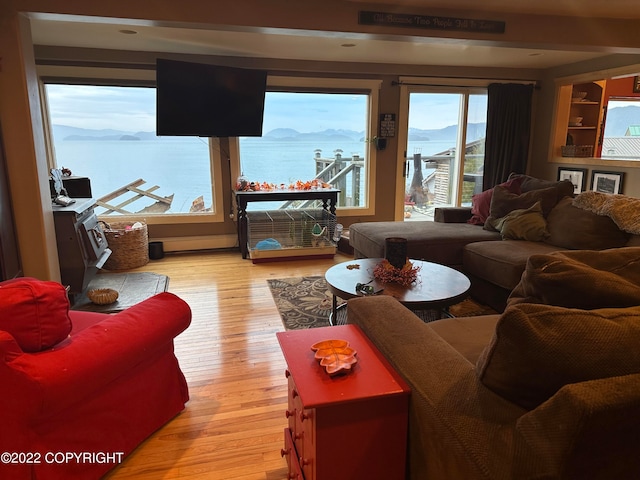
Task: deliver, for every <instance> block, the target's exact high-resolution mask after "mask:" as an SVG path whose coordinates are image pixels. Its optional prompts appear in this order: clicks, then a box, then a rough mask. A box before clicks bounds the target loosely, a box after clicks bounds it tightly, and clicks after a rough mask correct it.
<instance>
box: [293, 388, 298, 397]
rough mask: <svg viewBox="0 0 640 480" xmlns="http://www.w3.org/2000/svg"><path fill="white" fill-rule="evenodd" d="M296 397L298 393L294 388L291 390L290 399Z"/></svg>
mask: <svg viewBox="0 0 640 480" xmlns="http://www.w3.org/2000/svg"><path fill="white" fill-rule="evenodd" d="M297 396H298V391H297V390H296V389H295V388H292V389H291V398H296V397H297Z"/></svg>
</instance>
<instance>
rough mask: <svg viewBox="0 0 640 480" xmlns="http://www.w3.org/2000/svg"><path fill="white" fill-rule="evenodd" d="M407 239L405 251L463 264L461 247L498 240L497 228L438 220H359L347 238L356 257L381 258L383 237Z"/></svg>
mask: <svg viewBox="0 0 640 480" xmlns="http://www.w3.org/2000/svg"><path fill="white" fill-rule="evenodd" d="M388 237H401V238H406V239H407V255H408V256H409V257H410V258H414V259H416V260H426V261H429V262H435V263H440V264H442V265H454V266H457V265H462V248H463V247H464V246H465V245H466V244H468V243H470V242H477V241H483V240H500V235H499V234H498V233H497V232H488V231H486V230H483V229H482V227H479V226H477V225H470V224H468V223H439V222H428V221H419V222H362V223H354V224H352V225H351V226H350V227H349V242H350V243H351V245H352V246H353V248H354V249H355V250H356V252H355V254H356V257H357V258H362V257H366V258H383V257H384V246H385V238H388Z"/></svg>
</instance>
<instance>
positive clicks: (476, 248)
mask: <svg viewBox="0 0 640 480" xmlns="http://www.w3.org/2000/svg"><path fill="white" fill-rule="evenodd" d="M559 249H560V247H556V246H554V245H549V244H547V243H544V242H528V241H526V240H503V241H501V242H475V243H470V244H468V245H466V246H465V247H464V250H463V265H464V271H465V273H468V274H469V275H473V276H475V277H478V278H481V279H483V280H486V281H488V282H490V283H493V284H494V285H497V286H499V287H502V288H504V289H506V290H509V291H511V290H513V288H514V287H515V286H516V285H518V282H520V277H522V272H524V269H525V266H526V265H527V259H528V258H529V257H530V256H531V255H533V254H536V253H537V254H543V253H551V252H555V251H557V250H559Z"/></svg>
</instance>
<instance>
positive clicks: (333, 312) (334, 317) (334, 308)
mask: <svg viewBox="0 0 640 480" xmlns="http://www.w3.org/2000/svg"><path fill="white" fill-rule="evenodd" d="M337 321H338V297H336V296H335V295H333V298H332V300H331V318H330V319H329V323H330V324H331V325H333V326H335V325H337V323H336V322H337Z"/></svg>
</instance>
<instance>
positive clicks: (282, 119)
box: [237, 78, 379, 209]
mask: <svg viewBox="0 0 640 480" xmlns="http://www.w3.org/2000/svg"><path fill="white" fill-rule="evenodd" d="M309 82H316V83H315V85H314V87H313V89H312V90H313V91H309V90H310V89H309ZM336 82H337V83H336ZM374 83H375V85H374ZM378 84H379V82H366V81H357V80H353V81H344V80H343V81H335V80H331V79H317V80H313V79H307V78H298V79H286V80H285V79H281V78H280V79H279V78H276V79H270V84H269V88H268V91H267V93H266V97H265V110H264V122H263V133H262V137H241V138H239V140H238V153H237V155H238V157H239V165H238V173H239V174H240V175H242V176H243V177H244V179H246V181H247V182H249V183H251V182H253V183H254V184H258V185H265V186H267V188H276V189H277V188H289V187H290V186H295V185H296V184H299V183H303V184H304V183H307V182H313V181H314V180H318V182H317V183H318V184H322V183H326V184H330V185H331V186H332V187H334V188H338V189H340V190H341V193H340V194H339V198H338V207H340V208H355V209H364V208H367V207H368V206H369V200H368V199H369V198H370V187H369V186H370V185H371V175H370V173H371V170H372V162H373V158H372V157H373V155H374V153H373V152H374V151H375V149H374V148H373V147H372V144H373V142H371V138H372V136H373V135H372V134H371V133H370V132H372V131H374V132H375V130H374V127H375V126H374V125H372V124H371V121H370V119H371V118H372V116H373V115H374V114H373V113H372V112H373V111H374V110H375V111H377V110H376V108H377V107H376V105H377V91H375V95H373V88H372V86H373V87H374V88H375V87H377V86H378ZM284 85H286V86H284ZM329 86H330V87H331V88H328V87H329ZM354 87H355V88H354ZM357 87H359V88H357ZM374 135H375V133H374ZM284 206H286V205H283V204H273V205H267V204H265V203H261V204H258V205H257V206H256V207H255V208H261V209H264V208H279V207H284Z"/></svg>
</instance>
